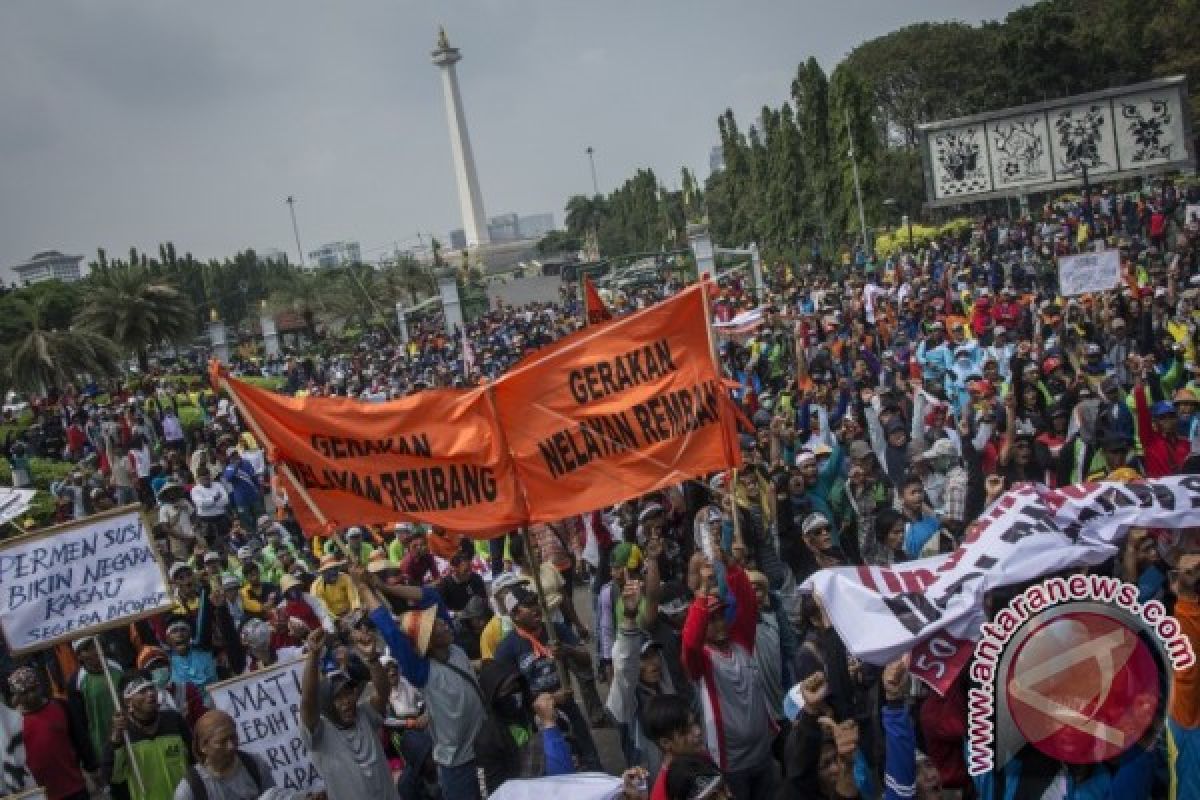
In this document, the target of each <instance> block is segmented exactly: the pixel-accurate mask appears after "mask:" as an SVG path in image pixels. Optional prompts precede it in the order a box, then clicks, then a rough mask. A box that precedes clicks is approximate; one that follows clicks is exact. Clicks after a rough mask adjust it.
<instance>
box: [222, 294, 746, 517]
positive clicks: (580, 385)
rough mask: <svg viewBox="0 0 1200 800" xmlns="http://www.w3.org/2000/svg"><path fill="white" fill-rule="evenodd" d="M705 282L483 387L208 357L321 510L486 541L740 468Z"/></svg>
mask: <svg viewBox="0 0 1200 800" xmlns="http://www.w3.org/2000/svg"><path fill="white" fill-rule="evenodd" d="M707 291H708V287H707V285H706V284H704V283H701V284H697V285H695V286H693V287H691V288H689V289H686V290H684V291H683V292H681V293H679V294H678V295H676V296H675V297H673V298H671V299H670V300H667V301H665V302H663V303H660V304H658V305H656V306H654V307H652V308H649V309H647V310H645V311H641V312H639V313H636V314H631V315H629V316H626V317H622V318H620V319H617V320H614V321H612V322H610V323H606V324H605V325H603V326H593V327H591V328H586V329H583V330H580V331H576V332H575V333H573V334H571V335H569V336H566V337H564V338H562V339H560V340H558V341H557V342H555V343H554V344H552V345H550V346H548V347H545V348H543V349H541V350H538V351H537V352H535V353H533V354H532V355H530V356H527V357H526V358H525V359H523V360H522V361H520V362H518V363H517V365H515V366H514V368H513V369H512V370H510V371H509V372H508V373H507V374H505V375H504V376H502V377H501V378H500V379H499V380H497V381H496V382H495V383H493V384H491V385H489V386H484V387H480V388H477V389H460V390H454V389H435V390H430V391H424V392H421V393H419V394H416V395H413V396H410V397H406V398H403V399H401V400H395V401H392V402H389V403H363V402H360V401H357V400H353V399H350V398H323V397H321V398H288V397H282V396H280V395H276V394H273V393H270V392H267V391H264V390H262V389H258V388H255V387H252V386H249V385H247V384H244V383H242V382H240V381H237V380H235V379H233V378H230V377H229V376H228V374H227V373H225V372H224V371H223V370H222V368H221V367H220V366H219V365H217V364H215V363H214V365H213V366H212V370H211V371H212V378H213V382H214V383H215V384H217V385H219V386H221V387H222V388H225V389H226V390H227V391H228V392H229V393H230V395H231V396H232V398H233V399H234V401H235V402H236V403H237V406H238V409H239V411H241V412H242V414H243V416H245V417H246V419H247V421H248V422H249V423H250V424H251V426H252V427H253V428H254V430H255V432H256V433H257V434H259V435H260V436H261V437H262V438H263V439H264V440H265V441H266V443H267V445H268V448H269V452H270V455H271V458H272V460H273V461H275V462H276V463H277V464H279V465H280V466H281V467H282V468H284V469H288V470H291V471H292V472H293V473H294V475H295V478H296V481H297V484H296V486H295V488H303V489H304V490H306V492H307V495H308V497H309V498H311V500H312V502H313V504H314V505H315V506H316V509H312V510H313V511H314V512H315V511H317V510H319V511H320V512H321V513H319V514H317V513H314V516H315V517H320V516H324V518H325V519H326V520H327V521H328V522H329V523H331V524H333V525H336V526H338V527H346V526H349V525H362V524H391V523H395V522H400V521H410V522H425V523H429V524H432V525H435V526H438V527H441V528H445V529H447V530H451V531H456V532H459V533H464V534H467V535H471V536H475V537H477V538H487V537H489V536H492V535H495V534H499V533H505V532H508V531H511V530H514V529H516V528H518V527H520V526H521V525H523V524H528V523H533V522H555V521H557V520H560V519H563V518H565V517H568V516H572V515H575V514H581V513H586V512H588V511H591V510H593V509H596V508H601V507H603V506H606V505H611V504H613V503H616V502H620V501H623V500H626V499H628V498H630V497H636V496H639V495H642V494H645V493H647V492H651V491H654V490H656V489H660V488H662V487H663V486H667V485H670V484H673V483H680V482H682V481H684V480H687V479H689V478H695V477H697V476H702V475H706V474H708V473H711V472H716V471H719V470H723V469H728V468H729V467H731V466H739V465H740V463H741V452H740V450H739V448H738V447H737V439H736V435H735V432H734V425H735V422H734V419H735V414H734V411H733V406H732V402H731V401H730V399H729V395H728V392H727V390H726V388H725V385H724V383H723V381H722V379H721V376H720V373H719V371H718V368H717V366H716V362H715V360H714V357H713V350H712V340H711V336H710V333H709V328H708V315H707V299H706V298H707ZM285 489H286V490H288V494H289V500H290V503H291V505H292V507H293V508H298V507H299V505H300V504H299V503H298V502H297V498H296V497H295V496H294V493H293V492H292V491H291V490H290V488H289V487H288V486H287V485H286V484H285Z"/></svg>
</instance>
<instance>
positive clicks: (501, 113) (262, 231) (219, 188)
mask: <svg viewBox="0 0 1200 800" xmlns="http://www.w3.org/2000/svg"><path fill="white" fill-rule="evenodd" d="M1019 4H1020V3H1018V2H1015V1H1014V0H828V1H826V0H791V1H790V2H785V0H774V1H773V2H766V1H765V0H653V2H650V1H648V0H607V1H605V2H596V1H595V0H592V1H591V2H577V0H438V1H437V2H433V1H431V0H426V2H413V1H412V0H206V2H178V1H177V0H138V1H137V2H134V1H132V0H3V2H0V265H5V266H7V265H10V264H12V263H15V262H19V261H22V260H24V259H25V258H27V257H29V256H30V255H32V254H33V253H34V252H36V251H39V250H45V249H59V250H64V251H69V252H73V253H82V254H85V255H87V256H88V257H89V258H91V257H92V256H93V255H94V253H95V250H96V248H97V247H105V248H107V249H108V250H109V251H110V252H117V253H122V252H125V251H127V250H128V248H129V247H130V246H131V245H135V246H137V247H139V248H150V249H152V250H153V249H156V247H157V244H158V243H159V242H160V241H166V240H171V241H174V242H175V244H176V247H177V248H178V249H179V250H180V251H181V252H182V251H191V252H192V253H194V254H196V255H197V256H200V257H205V258H207V257H210V256H225V255H230V254H232V253H233V252H234V251H236V250H238V249H240V248H243V247H256V248H266V247H278V248H281V249H285V250H287V251H288V253H289V255H291V256H292V257H293V258H294V257H295V245H294V243H293V237H292V231H291V224H290V221H289V218H288V213H287V207H286V205H285V204H284V198H285V197H286V196H287V195H289V194H292V195H295V197H296V210H297V216H298V217H299V222H300V235H301V239H302V243H303V244H304V247H305V249H306V250H311V249H313V248H314V247H315V246H316V245H317V244H319V243H321V242H325V241H329V240H333V239H357V240H358V241H360V242H361V243H362V247H363V251H364V257H374V256H376V255H378V253H379V252H380V251H381V250H382V249H383V248H385V247H390V246H391V244H392V242H394V241H398V242H400V243H401V244H404V243H405V242H407V241H412V240H414V239H415V236H416V232H417V231H422V232H430V231H432V232H434V233H435V234H437V235H438V236H444V234H445V232H446V231H447V230H449V229H450V228H455V227H459V226H460V224H461V223H460V220H459V218H458V202H457V198H456V196H455V189H454V180H453V171H452V167H451V162H450V145H449V140H448V138H447V133H446V119H445V114H444V110H443V100H442V91H441V84H440V80H439V77H438V73H437V69H436V68H435V67H434V66H432V64H431V63H430V60H429V53H430V51H431V50H432V49H433V45H434V41H435V38H436V33H437V26H438V24H439V23H441V24H444V25H445V26H446V29H447V32H448V34H449V36H450V40H451V43H452V44H454V45H455V46H457V47H459V48H461V49H462V51H463V56H464V59H463V61H462V62H461V63H460V64H459V67H458V69H459V80H460V85H461V89H462V95H463V102H464V104H465V107H466V114H467V120H468V123H469V124H470V131H471V139H472V145H473V147H474V149H475V157H476V161H477V165H478V168H479V175H480V181H481V184H482V188H483V197H484V205H485V209H486V211H487V213H488V214H489V215H494V214H499V213H502V212H506V211H517V212H519V213H522V214H525V213H533V212H541V211H553V212H554V213H555V215H556V218H557V219H558V220H559V222H560V223H561V220H562V207H563V203H564V201H565V199H566V197H567V196H568V195H570V194H572V193H577V192H588V191H590V184H591V178H590V175H589V173H588V163H587V157H586V155H585V154H584V148H586V147H587V146H588V145H591V146H592V147H594V148H595V150H596V170H597V172H598V176H599V181H600V189H601V191H608V190H611V189H612V188H613V187H614V186H615V185H616V184H617V183H618V182H620V181H622V180H624V179H625V178H626V177H628V176H629V175H630V174H631V173H632V172H633V170H634V169H636V168H637V167H640V166H650V167H653V168H654V169H655V171H656V172H657V173H658V174H659V176H660V177H661V178H663V179H664V180H665V181H666V182H667V183H668V185H671V186H677V185H678V181H679V177H678V176H679V167H680V166H681V165H683V164H686V165H688V166H690V167H692V168H693V169H695V170H696V171H697V173H698V174H699V175H700V176H701V177H702V178H703V177H704V176H706V175H707V174H708V153H709V149H710V148H711V147H712V145H713V144H715V143H716V141H717V130H716V122H715V120H716V116H717V114H718V113H720V112H721V111H722V110H723V109H724V108H725V107H727V106H731V107H732V108H733V109H734V111H735V113H737V115H738V117H739V119H743V120H746V121H749V120H750V119H751V118H752V117H753V115H754V114H755V113H756V110H757V109H758V108H759V107H761V106H762V104H763V103H771V104H774V105H777V104H779V103H780V102H782V101H783V100H784V99H785V98H786V95H787V92H788V87H789V85H790V83H791V79H792V76H793V75H794V74H795V70H796V66H797V64H798V63H800V62H801V61H802V60H804V59H805V58H807V57H808V56H809V55H815V56H816V57H817V59H818V60H819V61H820V62H821V63H822V64H823V65H824V66H825V68H826V69H827V70H828V69H831V68H832V67H833V66H834V65H835V64H836V63H837V62H838V61H839V60H840V59H841V58H842V57H843V56H844V55H845V53H846V52H848V51H849V50H850V49H851V48H852V47H854V46H855V45H856V44H858V43H859V42H861V41H863V40H864V39H867V38H870V37H873V36H877V35H879V34H883V33H886V32H888V31H890V30H893V29H895V28H897V27H900V26H902V25H904V24H908V23H910V22H915V21H919V20H925V19H936V20H942V19H962V20H965V21H968V22H978V21H980V20H982V19H996V18H1000V17H1003V16H1004V15H1005V14H1006V13H1007V12H1008V11H1010V10H1011V9H1012V8H1015V7H1016V6H1017V5H1019ZM5 276H6V277H7V271H6V275H5Z"/></svg>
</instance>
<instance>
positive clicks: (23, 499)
mask: <svg viewBox="0 0 1200 800" xmlns="http://www.w3.org/2000/svg"><path fill="white" fill-rule="evenodd" d="M35 494H37V492H36V491H35V490H33V489H9V488H6V487H0V525H3V524H4V523H6V522H9V521H11V520H14V519H16V518H17V517H19V516H21V515H22V514H24V513H25V512H26V511H28V510H29V504H30V503H32V502H33V496H34V495H35Z"/></svg>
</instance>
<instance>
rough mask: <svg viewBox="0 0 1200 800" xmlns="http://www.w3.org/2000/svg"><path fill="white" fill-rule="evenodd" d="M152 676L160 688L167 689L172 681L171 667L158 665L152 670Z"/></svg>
mask: <svg viewBox="0 0 1200 800" xmlns="http://www.w3.org/2000/svg"><path fill="white" fill-rule="evenodd" d="M150 678H151V680H153V681H154V685H155V686H157V687H158V688H159V689H165V688H167V684H168V683H170V682H171V668H170V667H158V668H156V669H152V670H150Z"/></svg>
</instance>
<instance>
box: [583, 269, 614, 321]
mask: <svg viewBox="0 0 1200 800" xmlns="http://www.w3.org/2000/svg"><path fill="white" fill-rule="evenodd" d="M583 299H584V306H585V309H584V310H585V311H586V313H587V317H586V320H587V324H588V325H598V324H599V323H601V322H608V321H609V320H610V319H612V318H613V315H612V312H611V311H609V310H608V306H606V305H605V304H604V298H603V297H601V296H600V292H599V291H598V290H597V289H596V284H595V283H593V282H592V279H591V278H590V277H588V276H587V275H584V276H583Z"/></svg>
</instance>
